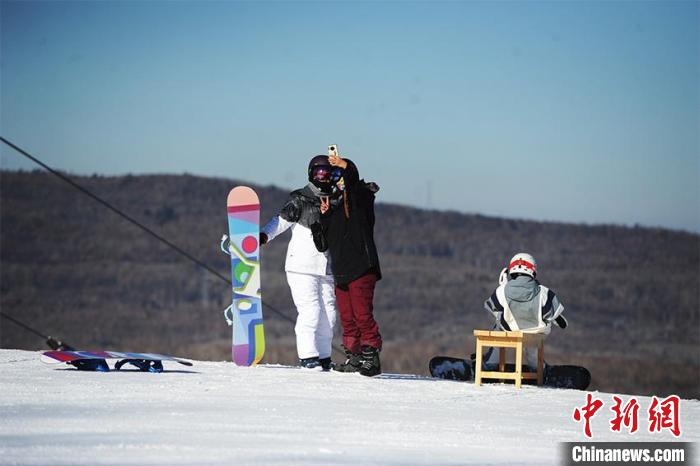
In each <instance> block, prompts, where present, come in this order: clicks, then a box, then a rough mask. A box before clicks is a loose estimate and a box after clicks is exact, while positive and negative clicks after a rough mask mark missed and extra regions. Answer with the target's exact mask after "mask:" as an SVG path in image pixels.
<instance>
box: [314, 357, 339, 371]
mask: <svg viewBox="0 0 700 466" xmlns="http://www.w3.org/2000/svg"><path fill="white" fill-rule="evenodd" d="M318 362H320V363H321V367H322V368H323V372H328V371H329V370H331V369H333V368H334V367H335V363H334V362H333V361H332V360H331V358H321V359H319V360H318Z"/></svg>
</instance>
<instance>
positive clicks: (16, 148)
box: [0, 136, 343, 354]
mask: <svg viewBox="0 0 700 466" xmlns="http://www.w3.org/2000/svg"><path fill="white" fill-rule="evenodd" d="M0 141H2V142H3V143H5V144H7V145H8V146H9V147H11V148H12V149H14V150H15V151H17V152H18V153H20V154H22V155H23V156H25V157H27V158H28V159H29V160H31V161H32V162H34V163H36V164H37V165H40V166H41V167H43V168H45V169H46V170H48V171H49V172H50V173H51V174H53V175H55V176H57V177H58V178H60V179H61V180H63V181H65V182H66V183H68V184H70V185H71V186H73V187H74V188H75V189H77V190H78V191H80V192H82V193H83V194H85V195H86V196H88V197H90V198H92V199H93V200H95V201H96V202H98V203H100V204H102V205H103V206H104V207H106V208H108V209H109V210H111V211H112V212H114V213H116V214H117V215H119V216H120V217H122V218H123V219H124V220H127V221H128V222H130V223H131V224H133V225H135V226H136V227H138V228H140V229H141V230H143V231H144V232H146V233H148V234H149V235H151V236H152V237H154V238H155V239H157V240H158V241H160V242H162V243H163V244H165V245H167V246H168V247H170V248H171V249H173V250H174V251H176V252H177V253H179V254H180V255H182V256H184V257H186V258H187V259H189V260H190V261H192V262H194V263H195V264H197V265H199V266H200V267H202V268H203V269H204V270H206V271H207V272H209V273H211V274H212V275H214V276H216V277H217V278H219V279H221V280H222V281H224V282H226V283H227V284H229V283H231V281H230V280H229V279H228V278H226V277H225V276H223V275H222V274H221V273H219V272H217V271H216V270H214V269H213V268H211V267H210V266H209V265H207V264H205V263H204V262H202V261H201V260H199V259H197V258H196V257H194V256H192V255H191V254H189V253H188V252H186V251H184V250H183V249H181V248H180V247H178V246H177V245H175V244H173V243H172V242H170V241H168V240H167V239H165V238H163V237H162V236H161V235H159V234H158V233H156V232H154V231H153V230H151V229H150V228H148V227H147V226H145V225H143V224H141V223H139V222H138V221H137V220H135V219H133V218H132V217H130V216H129V215H127V214H126V213H124V212H122V211H121V210H119V209H118V208H116V207H114V206H113V205H111V204H110V203H109V202H107V201H105V200H104V199H102V198H100V197H99V196H97V195H96V194H94V193H92V192H91V191H89V190H88V189H86V188H84V187H83V186H81V185H80V184H78V183H76V182H75V181H73V180H71V179H70V178H68V177H67V176H65V175H64V174H62V173H60V172H59V171H57V170H54V169H53V168H51V167H50V166H48V165H47V164H45V163H44V162H42V161H41V160H39V159H37V158H36V157H34V156H33V155H31V154H30V153H28V152H27V151H25V150H24V149H22V148H20V147H18V146H17V145H16V144H13V143H12V142H10V141H8V140H7V139H5V138H4V137H2V136H0ZM263 305H264V307H265V308H267V309H269V310H271V311H272V312H274V313H275V314H277V315H278V316H279V317H281V318H283V319H284V320H286V321H287V322H290V323H291V324H295V322H294V319H292V318H291V317H289V316H288V315H286V314H284V313H283V312H282V311H280V310H279V309H276V308H275V307H274V306H271V305H270V304H267V303H264V304H263ZM2 315H3V316H5V317H6V318H8V319H10V320H13V321H14V322H15V323H17V324H18V325H20V326H22V327H24V328H26V329H28V330H29V327H28V326H26V325H24V324H20V323H19V321H17V320H16V319H12V318H10V317H9V316H7V315H6V314H4V313H3V314H2ZM30 331H31V332H32V333H35V334H37V335H39V336H41V337H42V338H46V337H45V335H43V334H41V333H39V332H37V331H35V330H33V329H32V330H30ZM333 349H334V350H336V351H338V352H339V353H341V354H342V353H343V351H342V350H341V349H340V348H338V347H337V346H336V345H333Z"/></svg>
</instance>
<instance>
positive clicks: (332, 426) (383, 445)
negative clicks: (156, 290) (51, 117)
mask: <svg viewBox="0 0 700 466" xmlns="http://www.w3.org/2000/svg"><path fill="white" fill-rule="evenodd" d="M39 355H40V353H38V352H29V351H18V350H0V374H2V375H1V376H0V464H3V465H5V464H22V465H25V464H27V465H29V464H31V465H38V464H47V465H48V464H52V465H67V464H70V465H95V464H109V465H131V464H149V465H150V464H159V465H195V464H222V465H223V464H227V465H229V464H231V465H245V464H264V465H279V464H285V465H287V464H314V465H334V464H339V465H369V464H382V465H413V464H419V465H422V464H425V465H434V464H450V465H451V464H557V463H558V462H559V457H558V450H557V447H558V442H563V441H583V440H585V438H584V436H583V431H582V425H580V424H577V423H575V422H574V421H572V420H571V414H572V412H573V409H574V408H575V407H576V406H582V405H583V404H584V402H585V393H584V392H578V391H567V390H555V389H547V388H535V387H523V389H522V390H520V391H516V390H515V389H514V388H513V387H512V386H505V385H488V386H482V387H475V386H474V385H473V384H470V383H460V382H451V381H443V380H433V379H427V378H422V377H414V376H406V375H383V376H380V377H377V378H373V379H369V378H365V377H362V376H360V375H354V374H353V375H350V374H340V373H320V372H309V371H306V370H302V369H298V368H292V367H285V366H270V365H262V366H258V367H254V368H241V367H236V366H235V365H233V364H232V363H229V362H200V361H195V364H194V366H193V367H191V368H187V367H185V366H181V365H179V364H174V363H170V364H169V363H165V368H166V372H165V373H162V374H149V373H141V372H136V371H128V372H127V371H123V372H110V373H93V372H78V371H77V370H74V369H71V368H68V366H65V365H63V364H61V365H53V366H49V365H44V364H42V363H41V362H40V361H39ZM110 364H112V363H110ZM595 395H596V397H598V398H601V399H602V400H604V401H605V408H604V409H605V411H606V412H602V411H601V414H599V415H598V416H596V417H595V418H594V421H593V433H594V436H595V437H594V439H595V440H600V441H629V440H635V441H641V440H658V441H661V440H664V441H669V440H673V436H672V435H671V434H670V433H669V432H666V431H664V432H662V433H659V434H650V433H648V432H647V431H646V430H647V429H646V417H645V416H646V415H645V414H642V413H645V412H646V409H647V407H648V406H649V402H650V399H649V398H644V397H639V398H638V400H639V402H640V406H641V409H640V432H638V433H637V434H635V435H634V436H630V435H629V434H620V433H612V432H610V430H609V428H608V425H607V424H608V422H609V421H610V419H611V414H610V412H609V407H610V406H612V401H611V398H612V396H611V395H609V394H603V393H596V394H595ZM623 398H624V399H625V400H626V399H628V398H629V397H627V396H624V397H623ZM681 412H682V418H681V427H682V429H683V437H682V439H681V440H684V441H698V440H699V439H700V402H699V401H696V400H691V401H688V400H683V401H682V405H681Z"/></svg>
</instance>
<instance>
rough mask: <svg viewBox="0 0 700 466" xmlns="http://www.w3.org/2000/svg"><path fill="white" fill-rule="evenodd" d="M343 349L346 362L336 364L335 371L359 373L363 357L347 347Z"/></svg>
mask: <svg viewBox="0 0 700 466" xmlns="http://www.w3.org/2000/svg"><path fill="white" fill-rule="evenodd" d="M343 349H344V350H345V362H344V363H342V364H336V365H335V367H333V370H334V371H338V372H359V371H360V366H361V365H362V355H361V354H359V353H353V352H352V351H350V350H349V349H347V348H346V347H345V346H343Z"/></svg>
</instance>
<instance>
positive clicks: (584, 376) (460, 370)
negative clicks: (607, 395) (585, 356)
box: [429, 356, 591, 390]
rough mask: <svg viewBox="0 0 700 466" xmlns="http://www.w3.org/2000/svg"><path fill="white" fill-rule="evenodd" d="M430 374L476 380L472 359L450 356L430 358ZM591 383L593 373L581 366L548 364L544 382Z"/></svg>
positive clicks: (562, 384)
mask: <svg viewBox="0 0 700 466" xmlns="http://www.w3.org/2000/svg"><path fill="white" fill-rule="evenodd" d="M429 369H430V375H432V376H433V377H436V378H439V379H447V380H461V381H469V380H474V372H473V370H472V361H470V360H466V359H460V358H451V357H449V356H435V357H434V358H433V359H431V360H430V364H429ZM506 370H507V371H514V370H515V365H514V364H506ZM590 383H591V373H590V372H588V369H586V368H585V367H581V366H548V367H547V371H546V373H545V379H544V384H545V385H546V386H548V387H554V388H573V389H577V390H585V389H586V388H587V387H588V385H589V384H590Z"/></svg>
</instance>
